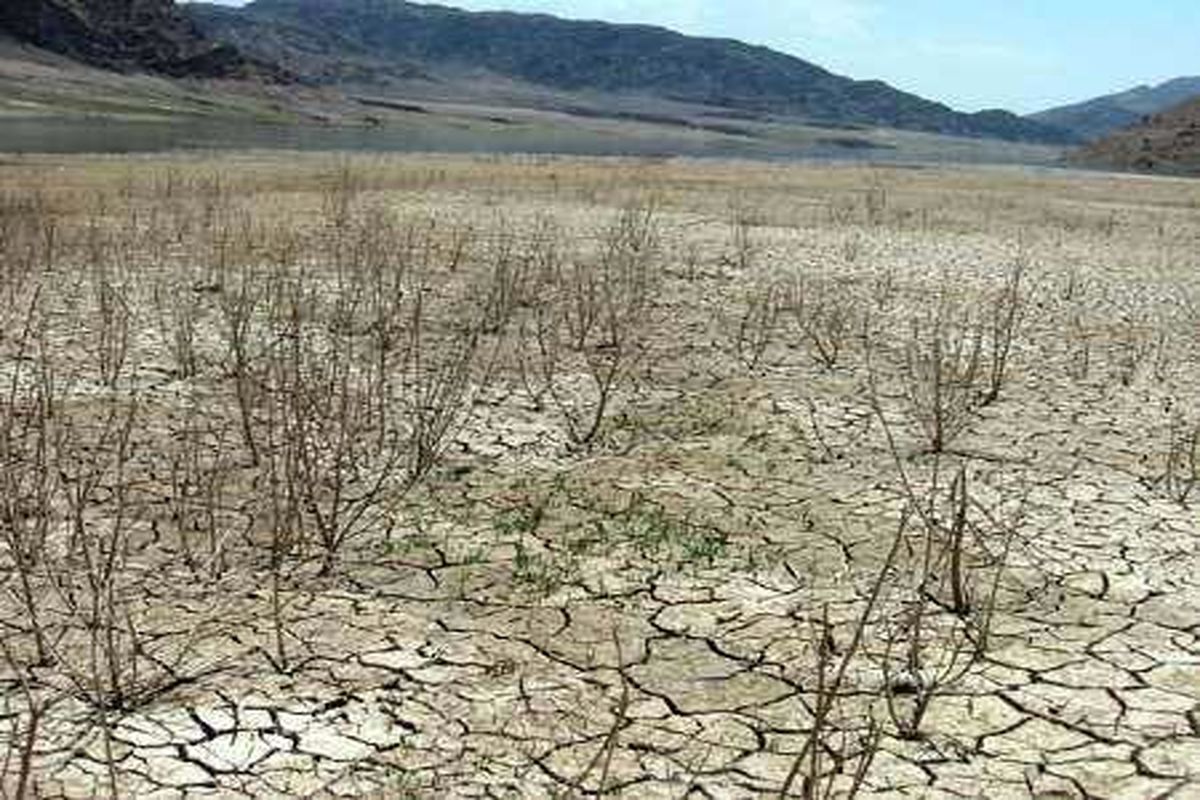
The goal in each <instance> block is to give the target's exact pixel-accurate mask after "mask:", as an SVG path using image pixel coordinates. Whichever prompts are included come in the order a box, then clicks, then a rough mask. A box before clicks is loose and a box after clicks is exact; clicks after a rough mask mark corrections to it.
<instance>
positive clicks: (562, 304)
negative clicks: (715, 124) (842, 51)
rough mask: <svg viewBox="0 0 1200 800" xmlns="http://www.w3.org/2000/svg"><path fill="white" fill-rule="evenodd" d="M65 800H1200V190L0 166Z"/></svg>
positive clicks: (0, 520) (4, 429)
mask: <svg viewBox="0 0 1200 800" xmlns="http://www.w3.org/2000/svg"><path fill="white" fill-rule="evenodd" d="M0 293H2V294H3V299H2V301H0V316H2V319H0V349H2V351H3V361H2V362H0V461H2V462H3V464H2V468H3V472H2V473H0V482H2V485H0V533H2V534H3V540H2V542H0V569H2V573H0V581H2V582H3V590H4V591H3V594H2V595H0V603H2V604H3V613H2V614H0V621H2V624H3V630H2V640H0V642H2V645H3V652H2V654H0V655H2V656H3V660H2V662H0V663H2V666H0V690H2V696H3V703H2V705H0V753H2V754H3V755H2V758H3V761H2V762H0V763H2V764H3V775H2V776H0V777H2V780H3V786H4V789H5V793H6V796H22V794H23V795H24V796H29V797H34V796H37V797H73V798H74V797H80V798H82V797H99V796H104V797H106V796H129V797H133V796H136V797H163V798H167V797H183V796H186V797H204V796H214V797H293V796H297V797H357V796H367V797H389V798H390V797H460V796H461V797H586V796H623V797H638V798H641V797H646V798H649V797H664V798H665V797H674V798H682V797H720V798H726V797H730V798H732V797H770V796H791V797H809V798H813V797H845V796H850V795H853V794H856V793H857V794H858V795H859V796H884V797H984V796H986V797H989V798H994V799H996V800H998V799H999V798H1007V797H1013V798H1018V797H1021V798H1024V797H1042V798H1114V799H1115V798H1150V797H1176V798H1191V797H1200V551H1198V550H1197V541H1198V538H1200V518H1198V516H1197V511H1196V507H1195V504H1196V503H1197V502H1198V501H1200V471H1198V463H1197V458H1198V455H1200V450H1198V444H1200V443H1198V439H1200V404H1198V402H1197V398H1198V397H1200V184H1198V183H1195V182H1187V181H1182V180H1171V179H1151V178H1139V177H1126V176H1114V175H1105V174H1088V173H1068V172H1058V171H1049V170H1040V171H1035V170H1029V169H1021V168H965V167H964V168H955V167H927V168H900V167H879V168H873V167H866V166H841V165H817V164H813V165H804V164H790V165H789V164H764V163H750V162H745V163H738V162H721V161H688V160H650V159H644V160H637V159H631V160H619V159H573V158H551V157H518V156H513V157H483V156H480V157H466V156H464V157H444V156H418V155H409V156H403V157H376V156H363V157H354V158H345V157H335V156H327V155H314V154H303V155H301V154H286V155H281V154H253V153H249V154H222V155H206V156H155V157H63V158H58V157H55V158H49V157H31V156H26V157H14V158H10V159H7V160H5V161H4V162H3V163H0Z"/></svg>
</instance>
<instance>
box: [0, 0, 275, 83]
mask: <svg viewBox="0 0 1200 800" xmlns="http://www.w3.org/2000/svg"><path fill="white" fill-rule="evenodd" d="M0 34H3V35H7V36H9V37H11V38H13V39H15V40H17V41H19V42H24V43H27V44H31V45H34V46H36V47H39V48H42V49H44V50H49V51H51V52H55V53H59V54H62V55H65V56H68V57H69V58H73V59H75V60H77V61H81V62H84V63H86V64H90V65H93V66H98V67H102V68H105V69H111V70H117V71H121V72H130V71H149V72H155V73H160V74H164V75H169V76H173V77H203V78H223V77H243V76H247V75H250V74H255V73H261V72H263V71H264V65H263V64H256V63H254V62H253V61H251V60H249V59H247V58H246V57H244V56H243V55H242V54H241V53H240V52H238V50H237V49H236V48H235V47H232V46H230V45H228V44H219V43H216V42H214V41H212V40H210V39H208V38H207V37H206V36H205V35H204V34H203V33H202V32H201V31H200V30H199V29H198V28H197V27H196V25H195V24H194V23H193V22H192V20H191V19H190V18H189V17H188V16H187V15H186V14H184V13H182V12H181V11H180V9H179V8H177V7H176V6H175V3H174V2H173V0H2V1H0ZM265 71H266V72H272V70H271V69H270V68H267V69H266V70H265Z"/></svg>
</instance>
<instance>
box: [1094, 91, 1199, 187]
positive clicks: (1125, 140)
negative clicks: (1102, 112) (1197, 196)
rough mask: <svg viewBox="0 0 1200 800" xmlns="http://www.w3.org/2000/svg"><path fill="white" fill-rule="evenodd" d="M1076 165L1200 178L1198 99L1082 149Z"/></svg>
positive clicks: (1144, 120) (1151, 117) (1148, 118)
mask: <svg viewBox="0 0 1200 800" xmlns="http://www.w3.org/2000/svg"><path fill="white" fill-rule="evenodd" d="M1077 160H1078V161H1079V163H1082V164H1085V165H1089V166H1099V167H1114V168H1118V169H1135V170H1140V171H1143V172H1159V173H1166V174H1175V175H1197V176H1200V97H1196V98H1193V99H1191V100H1189V101H1187V102H1185V103H1182V104H1180V105H1178V106H1175V107H1174V108H1171V109H1168V110H1167V111H1164V112H1162V113H1159V114H1152V115H1149V116H1147V117H1146V118H1144V119H1143V120H1142V121H1141V122H1140V123H1138V124H1137V125H1134V126H1133V127H1130V128H1127V129H1125V130H1122V131H1118V132H1117V133H1114V134H1111V135H1109V136H1107V137H1105V138H1103V139H1101V140H1099V141H1097V142H1093V143H1092V144H1090V145H1088V146H1087V147H1085V148H1083V149H1082V150H1081V151H1080V152H1079V154H1078V156H1077Z"/></svg>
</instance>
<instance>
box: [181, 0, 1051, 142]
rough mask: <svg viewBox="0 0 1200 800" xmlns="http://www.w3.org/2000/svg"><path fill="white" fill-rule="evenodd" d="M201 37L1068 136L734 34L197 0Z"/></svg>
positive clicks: (818, 111) (386, 66)
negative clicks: (960, 107)
mask: <svg viewBox="0 0 1200 800" xmlns="http://www.w3.org/2000/svg"><path fill="white" fill-rule="evenodd" d="M185 10H186V12H187V13H188V14H189V15H190V16H191V18H192V19H193V20H194V21H195V22H196V24H197V26H198V27H199V28H200V29H201V30H202V31H203V32H205V33H206V34H207V35H208V36H210V37H211V38H214V39H218V40H221V41H225V42H229V43H231V44H233V45H235V46H236V47H238V48H239V49H240V50H242V51H243V52H246V53H247V54H250V55H252V56H254V57H256V58H259V59H261V60H266V61H272V62H275V63H279V64H282V65H284V66H285V67H286V68H287V69H289V70H291V71H293V72H295V73H296V74H298V75H300V76H301V77H302V78H304V79H307V80H309V81H311V82H314V83H319V84H332V85H339V86H353V87H360V88H361V87H376V88H378V87H380V86H386V85H388V84H389V83H394V82H396V81H404V80H412V79H418V80H427V81H431V82H436V83H438V84H439V85H441V86H442V87H443V88H445V89H449V87H452V86H453V85H454V84H455V83H459V84H464V83H470V82H473V81H479V80H481V79H485V80H486V79H501V80H506V81H515V82H518V83H520V84H524V85H530V86H536V87H543V88H546V89H549V90H554V91H559V92H575V93H604V94H607V95H610V96H611V95H641V96H650V97H654V98H661V99H663V100H669V101H673V102H682V103H696V104H703V105H706V106H710V107H713V106H715V107H721V108H726V109H732V110H736V111H738V112H743V113H746V114H752V115H789V116H793V117H799V118H802V119H804V120H807V121H810V122H818V123H825V124H829V123H833V124H839V125H844V124H850V125H867V126H883V127H892V128H900V129H907V130H917V131H928V132H935V133H941V134H950V135H956V136H970V137H989V138H998V139H1005V140H1009V141H1037V142H1053V143H1063V142H1067V141H1071V140H1072V138H1073V137H1072V135H1071V134H1069V133H1067V132H1064V131H1061V130H1058V129H1056V128H1053V127H1051V126H1049V125H1045V124H1043V123H1040V122H1038V121H1035V120H1028V119H1023V118H1021V117H1018V116H1016V115H1014V114H1011V113H1009V112H1006V111H985V112H980V113H975V114H965V113H961V112H957V111H954V110H953V109H951V108H949V107H947V106H945V105H942V104H940V103H935V102H932V101H930V100H926V99H924V98H921V97H918V96H916V95H913V94H909V93H906V92H902V91H899V90H897V89H894V88H892V87H891V86H889V85H887V84H886V83H883V82H882V81H858V80H853V79H850V78H846V77H843V76H840V75H835V74H833V73H831V72H829V71H827V70H825V69H822V68H821V67H819V66H817V65H815V64H811V63H809V62H807V61H804V60H802V59H799V58H796V57H793V56H790V55H786V54H784V53H780V52H776V51H774V50H771V49H769V48H766V47H758V46H753V45H749V44H745V43H743V42H738V41H734V40H730V39H711V38H699V37H691V36H685V35H683V34H680V33H676V32H674V31H670V30H667V29H664V28H658V27H652V26H645V25H614V24H609V23H605V22H581V21H573V20H565V19H560V18H557V17H552V16H547V15H542V14H517V13H509V12H468V11H462V10H459V9H455V8H449V7H444V6H435V5H419V4H414V3H408V2H402V0H257V1H256V2H252V3H250V4H249V5H248V6H246V7H244V8H240V9H236V8H228V7H223V6H214V5H204V4H193V5H189V6H187V7H186V9H185Z"/></svg>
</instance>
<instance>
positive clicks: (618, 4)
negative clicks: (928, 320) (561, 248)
mask: <svg viewBox="0 0 1200 800" xmlns="http://www.w3.org/2000/svg"><path fill="white" fill-rule="evenodd" d="M225 2H227V4H229V5H241V4H242V3H241V2H239V0H225ZM443 4H444V5H451V6H458V7H460V8H470V9H474V10H497V9H508V10H513V11H542V12H546V13H551V14H556V15H558V16H562V17H572V18H579V19H603V20H608V21H611V22H645V23H652V24H656V25H663V26H666V27H669V28H674V29H676V30H679V31H682V32H684V33H690V34H696V35H703V36H725V37H730V38H734V39H742V40H744V41H747V42H751V43H754V44H765V45H768V46H770V47H773V48H775V49H777V50H782V51H784V52H788V53H792V54H793V55H797V56H800V57H801V58H804V59H807V60H809V61H812V62H815V63H816V64H819V65H820V66H823V67H825V68H827V69H830V70H833V71H834V72H838V73H841V74H844V75H849V76H850V77H854V78H880V79H882V80H885V81H887V82H888V83H890V84H892V85H893V86H896V87H898V88H901V89H905V90H907V91H912V92H916V93H917V94H920V95H923V96H925V97H928V98H930V99H934V100H940V101H942V102H945V103H948V104H950V105H952V106H955V107H956V108H960V109H963V110H967V111H976V110H979V109H982V108H997V107H999V108H1008V109H1011V110H1013V111H1018V112H1029V111H1037V110H1040V109H1042V108H1046V107H1048V106H1053V105H1059V104H1062V103H1068V102H1075V101H1077V100H1083V99H1087V98H1089V97H1094V96H1096V95H1101V94H1108V93H1110V92H1113V91H1118V90H1121V89H1127V88H1131V87H1133V86H1135V85H1137V84H1139V83H1157V82H1159V81H1163V80H1166V79H1168V78H1174V77H1178V76H1180V75H1200V47H1197V42H1198V37H1200V0H1141V2H1129V0H445V2H443Z"/></svg>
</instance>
